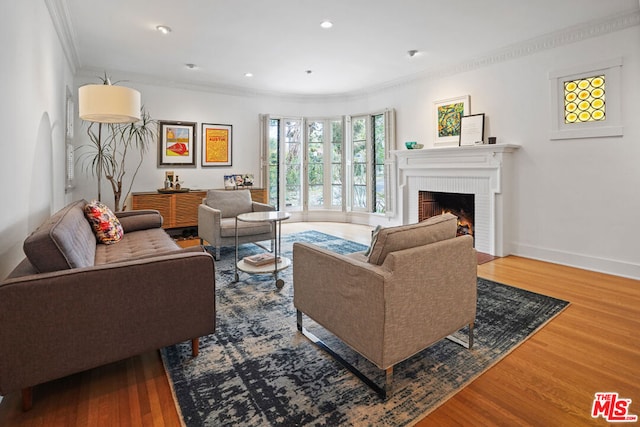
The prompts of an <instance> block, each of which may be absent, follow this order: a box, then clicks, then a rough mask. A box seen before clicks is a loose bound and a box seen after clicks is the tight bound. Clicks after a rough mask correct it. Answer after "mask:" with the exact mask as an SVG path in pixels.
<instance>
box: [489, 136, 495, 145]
mask: <svg viewBox="0 0 640 427" xmlns="http://www.w3.org/2000/svg"><path fill="white" fill-rule="evenodd" d="M487 139H488V140H489V144H495V143H496V137H495V136H490V137H489V138H487Z"/></svg>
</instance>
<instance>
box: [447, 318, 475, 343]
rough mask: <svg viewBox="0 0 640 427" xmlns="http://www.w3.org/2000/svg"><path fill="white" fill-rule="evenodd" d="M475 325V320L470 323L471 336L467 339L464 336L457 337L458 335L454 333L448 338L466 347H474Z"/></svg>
mask: <svg viewBox="0 0 640 427" xmlns="http://www.w3.org/2000/svg"><path fill="white" fill-rule="evenodd" d="M473 326H474V323H473V322H471V323H469V336H468V338H467V341H465V340H464V339H463V338H460V337H457V336H455V335H453V334H452V335H449V336H447V337H446V338H447V339H448V340H449V341H453V342H454V343H456V344H459V345H461V346H463V347H464V348H468V349H471V347H473Z"/></svg>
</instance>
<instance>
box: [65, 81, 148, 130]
mask: <svg viewBox="0 0 640 427" xmlns="http://www.w3.org/2000/svg"><path fill="white" fill-rule="evenodd" d="M78 100H79V101H78V109H79V112H80V118H81V119H82V120H86V121H89V122H98V123H132V122H137V121H138V120H140V92H138V91H137V90H135V89H131V88H128V87H124V86H113V85H109V84H106V85H103V84H102V85H85V86H81V87H80V88H79V89H78Z"/></svg>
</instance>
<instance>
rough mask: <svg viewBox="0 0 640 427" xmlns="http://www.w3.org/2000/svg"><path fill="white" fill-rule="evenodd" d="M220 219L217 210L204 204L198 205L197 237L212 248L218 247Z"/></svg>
mask: <svg viewBox="0 0 640 427" xmlns="http://www.w3.org/2000/svg"><path fill="white" fill-rule="evenodd" d="M221 219H222V211H220V210H219V209H214V208H212V207H211V206H208V205H205V204H200V205H198V237H200V238H201V239H203V240H206V241H207V242H209V244H211V245H213V246H218V245H219V240H220V220H221Z"/></svg>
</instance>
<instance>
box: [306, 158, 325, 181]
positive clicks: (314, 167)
mask: <svg viewBox="0 0 640 427" xmlns="http://www.w3.org/2000/svg"><path fill="white" fill-rule="evenodd" d="M323 182H324V165H323V164H322V163H320V164H309V185H322V183H323Z"/></svg>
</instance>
